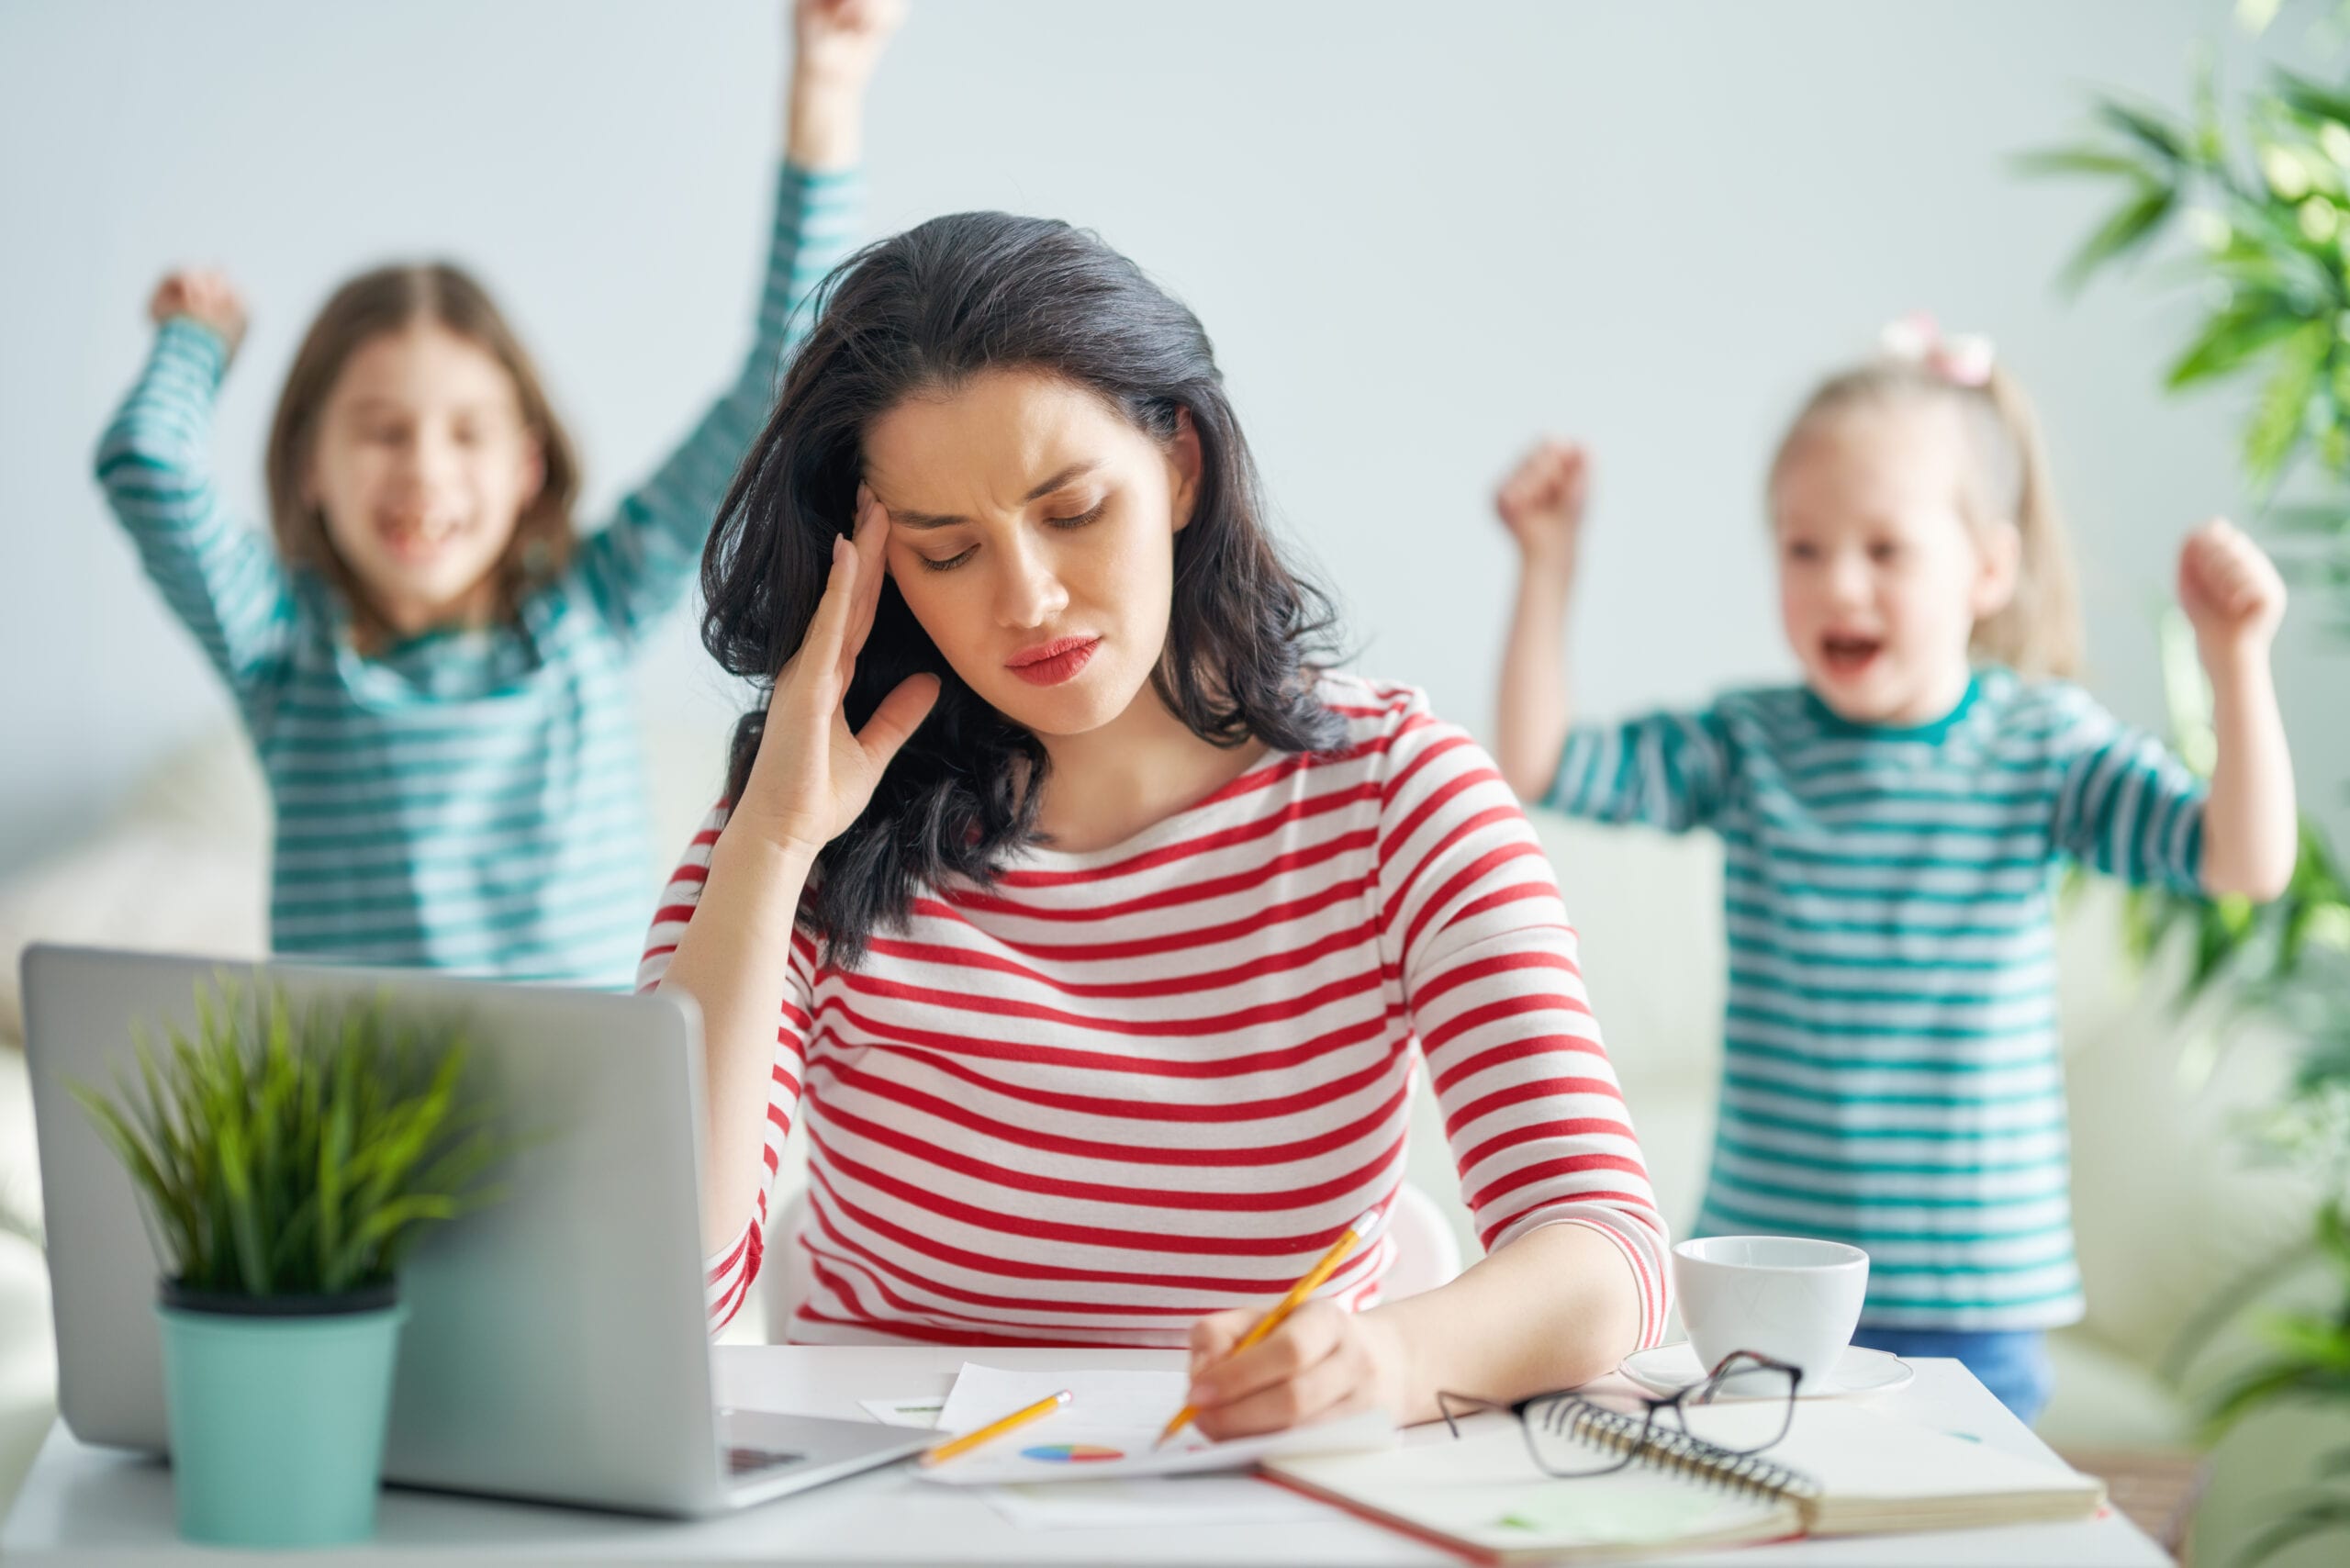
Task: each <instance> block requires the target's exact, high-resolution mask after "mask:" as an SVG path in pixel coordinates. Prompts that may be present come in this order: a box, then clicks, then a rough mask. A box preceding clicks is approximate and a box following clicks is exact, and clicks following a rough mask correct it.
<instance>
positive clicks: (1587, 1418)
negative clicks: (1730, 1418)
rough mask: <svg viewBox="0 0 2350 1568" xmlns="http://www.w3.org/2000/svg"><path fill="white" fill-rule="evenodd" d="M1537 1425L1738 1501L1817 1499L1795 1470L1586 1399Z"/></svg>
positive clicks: (1815, 1489)
mask: <svg viewBox="0 0 2350 1568" xmlns="http://www.w3.org/2000/svg"><path fill="white" fill-rule="evenodd" d="M1543 1425H1544V1426H1545V1427H1547V1428H1550V1429H1551V1430H1552V1431H1554V1432H1556V1433H1558V1434H1559V1435H1560V1436H1562V1437H1566V1438H1571V1439H1574V1440H1575V1441H1577V1442H1583V1443H1588V1444H1590V1445H1591V1446H1593V1447H1594V1448H1604V1449H1609V1450H1613V1451H1615V1452H1617V1453H1624V1454H1629V1455H1630V1456H1631V1457H1632V1460H1633V1462H1636V1463H1641V1464H1649V1465H1653V1466H1654V1467H1656V1468H1657V1469H1659V1470H1666V1471H1670V1472H1672V1473H1674V1474H1676V1475H1681V1476H1684V1477H1686V1478H1687V1479H1689V1480H1692V1481H1695V1482H1697V1483H1699V1484H1702V1485H1711V1486H1718V1487H1720V1488H1721V1489H1722V1490H1724V1491H1726V1492H1730V1493H1734V1494H1737V1495H1740V1496H1748V1497H1760V1498H1762V1499H1764V1500H1765V1501H1770V1502H1777V1501H1780V1500H1782V1499H1795V1500H1798V1501H1801V1500H1808V1499H1811V1498H1816V1497H1818V1495H1819V1486H1818V1483H1817V1482H1815V1481H1813V1480H1812V1479H1811V1477H1809V1476H1808V1475H1806V1474H1805V1473H1803V1472H1801V1471H1799V1470H1791V1469H1789V1468H1788V1467H1787V1466H1785V1465H1784V1464H1778V1463H1775V1462H1773V1461H1770V1460H1767V1459H1764V1458H1763V1457H1762V1455H1761V1454H1752V1453H1732V1452H1731V1451H1730V1450H1728V1449H1726V1448H1723V1447H1721V1446H1720V1445H1718V1444H1717V1443H1709V1442H1707V1440H1706V1439H1703V1438H1699V1437H1695V1436H1692V1435H1691V1434H1690V1433H1688V1432H1686V1431H1683V1430H1679V1429H1677V1428H1665V1427H1661V1426H1658V1425H1656V1424H1655V1423H1654V1422H1652V1421H1644V1420H1640V1419H1638V1418H1636V1417H1630V1416H1627V1415H1625V1414H1623V1413H1622V1412H1621V1411H1617V1410H1610V1409H1608V1408H1606V1406H1600V1405H1594V1404H1591V1403H1590V1402H1588V1401H1586V1400H1581V1399H1570V1400H1567V1401H1564V1402H1563V1403H1562V1405H1561V1407H1560V1408H1558V1409H1556V1410H1554V1411H1553V1412H1551V1413H1550V1415H1548V1416H1547V1417H1544V1420H1543Z"/></svg>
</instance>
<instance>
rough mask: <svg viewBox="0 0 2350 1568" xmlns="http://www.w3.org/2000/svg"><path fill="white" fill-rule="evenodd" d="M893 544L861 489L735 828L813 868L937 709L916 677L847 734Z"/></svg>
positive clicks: (932, 686) (770, 703)
mask: <svg viewBox="0 0 2350 1568" xmlns="http://www.w3.org/2000/svg"><path fill="white" fill-rule="evenodd" d="M888 535H889V517H888V514H887V513H886V512H884V511H883V510H882V509H881V505H880V503H879V502H878V501H876V500H875V499H874V498H873V497H872V495H871V494H870V493H869V492H867V490H866V489H865V488H864V487H862V486H860V487H858V488H857V492H856V533H855V534H854V536H853V537H851V538H849V539H839V540H835V541H834V543H833V568H832V572H831V575H830V576H828V577H826V578H825V579H824V597H823V599H822V600H821V601H819V602H818V604H817V606H816V615H815V619H814V620H813V621H811V622H809V626H808V634H807V636H806V637H805V638H804V639H803V640H802V641H801V642H800V651H799V652H798V653H796V654H794V655H792V656H791V660H790V662H789V664H786V665H785V666H783V673H782V674H780V675H778V676H777V677H776V680H775V691H774V694H773V695H772V696H771V697H770V698H769V699H768V700H767V730H766V732H765V734H762V735H761V736H760V737H759V755H758V756H757V757H756V758H755V760H754V761H753V762H752V764H751V776H750V778H749V779H748V780H746V781H745V782H744V786H743V798H742V800H740V801H736V802H735V808H734V813H733V819H732V823H730V825H733V824H744V825H748V826H749V827H750V828H751V829H752V830H753V831H754V832H755V833H757V834H761V835H762V836H764V837H765V838H766V839H767V841H768V842H770V843H772V844H774V845H775V846H777V847H778V848H781V849H786V850H791V851H796V852H798V853H800V854H802V855H805V856H806V857H809V858H810V859H811V860H812V859H813V858H814V857H815V854H816V852H817V851H818V850H820V849H822V848H823V846H825V845H827V844H829V843H831V842H832V841H833V839H834V837H835V836H837V835H838V834H840V832H841V830H843V829H844V828H845V827H847V826H848V824H849V823H853V822H855V821H856V816H857V813H858V812H862V811H863V810H865V804H866V802H867V801H869V800H871V799H872V798H873V787H874V786H875V785H876V784H878V783H879V782H880V779H881V770H882V769H883V768H885V767H889V766H890V758H891V757H893V756H896V755H897V754H898V748H899V747H900V746H901V745H905V744H906V739H907V737H908V736H910V735H912V734H913V733H914V730H915V728H916V726H918V725H920V724H921V722H923V718H924V717H925V716H927V715H928V713H929V712H930V709H931V704H932V703H934V702H935V701H937V700H938V678H937V677H936V676H934V675H914V676H908V677H907V678H905V679H904V680H903V681H901V682H900V683H899V686H898V688H897V689H896V690H894V691H892V692H890V695H889V696H887V697H885V698H883V699H882V700H881V705H880V706H879V707H878V708H877V709H875V710H874V711H873V716H872V717H871V718H869V719H867V721H866V722H865V728H864V729H863V730H862V731H859V732H855V733H852V732H851V731H850V729H849V727H848V716H847V714H846V713H845V711H844V710H843V706H842V704H843V702H844V701H845V699H846V698H847V695H848V684H849V677H850V676H851V675H852V674H854V673H855V672H856V655H857V654H858V653H859V652H860V651H862V650H863V648H864V647H865V639H866V636H867V633H870V632H871V631H872V630H873V611H874V609H875V607H876V606H878V604H879V603H880V602H881V584H882V581H883V579H884V578H885V577H887V575H888V574H887V571H886V569H885V568H884V566H883V565H882V560H883V557H882V546H883V544H884V543H886V542H887V539H888Z"/></svg>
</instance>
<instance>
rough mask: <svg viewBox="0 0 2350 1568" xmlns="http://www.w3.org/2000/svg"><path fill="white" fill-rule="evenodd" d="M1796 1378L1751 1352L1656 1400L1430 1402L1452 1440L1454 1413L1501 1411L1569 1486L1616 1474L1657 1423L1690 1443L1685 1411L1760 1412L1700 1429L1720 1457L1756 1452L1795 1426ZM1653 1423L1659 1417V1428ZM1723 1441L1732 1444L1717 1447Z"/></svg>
mask: <svg viewBox="0 0 2350 1568" xmlns="http://www.w3.org/2000/svg"><path fill="white" fill-rule="evenodd" d="M1802 1380H1803V1371H1802V1369H1801V1368H1799V1367H1792V1366H1789V1365H1788V1364H1787V1363H1786V1362H1785V1361H1774V1360H1772V1359H1771V1358H1770V1357H1768V1356H1765V1355H1762V1354H1760V1353H1758V1352H1756V1351H1753V1350H1733V1351H1731V1352H1730V1353H1729V1355H1727V1356H1724V1357H1723V1358H1722V1359H1721V1360H1720V1361H1718V1362H1716V1363H1715V1365H1714V1368H1713V1370H1712V1371H1711V1372H1707V1374H1706V1376H1705V1377H1704V1378H1703V1379H1701V1380H1700V1381H1698V1382H1696V1383H1691V1384H1690V1385H1689V1386H1688V1387H1686V1388H1684V1389H1682V1390H1680V1391H1679V1392H1677V1393H1674V1394H1665V1395H1663V1396H1662V1397H1659V1398H1651V1397H1650V1396H1648V1395H1645V1394H1591V1393H1583V1392H1575V1391H1563V1390H1562V1391H1560V1392H1557V1393H1552V1394H1534V1395H1532V1396H1531V1397H1528V1398H1526V1399H1520V1400H1516V1401H1515V1402H1513V1403H1510V1404H1503V1403H1502V1402H1500V1401H1498V1400H1492V1399H1480V1398H1478V1397H1476V1396H1475V1395H1474V1394H1448V1393H1442V1392H1439V1393H1438V1394H1437V1396H1436V1397H1437V1407H1438V1409H1439V1410H1440V1411H1442V1412H1443V1415H1444V1424H1445V1427H1446V1428H1447V1429H1448V1430H1449V1431H1450V1432H1451V1433H1452V1435H1453V1436H1454V1437H1456V1438H1458V1437H1459V1436H1460V1424H1459V1423H1458V1422H1457V1421H1456V1420H1455V1419H1454V1417H1455V1415H1456V1413H1458V1414H1460V1415H1463V1416H1465V1415H1471V1414H1473V1413H1475V1412H1476V1411H1478V1410H1505V1411H1507V1412H1508V1413H1509V1414H1510V1415H1511V1416H1512V1417H1515V1418H1516V1421H1517V1423H1518V1426H1519V1428H1520V1429H1521V1430H1522V1431H1523V1432H1524V1433H1525V1434H1526V1451H1527V1454H1529V1455H1530V1456H1531V1457H1532V1458H1533V1460H1534V1462H1535V1464H1536V1466H1537V1467H1538V1468H1539V1469H1540V1470H1541V1471H1542V1473H1544V1474H1546V1475H1552V1476H1556V1477H1558V1478H1559V1479H1560V1480H1561V1481H1572V1480H1576V1479H1579V1478H1581V1477H1583V1476H1588V1475H1610V1474H1613V1473H1615V1472H1617V1471H1619V1470H1622V1469H1623V1468H1624V1467H1625V1466H1627V1465H1628V1464H1630V1463H1631V1462H1632V1460H1633V1457H1634V1456H1635V1455H1637V1454H1639V1453H1640V1452H1641V1451H1642V1450H1644V1449H1645V1448H1647V1447H1648V1446H1649V1444H1650V1438H1651V1429H1652V1428H1657V1427H1659V1426H1660V1425H1662V1426H1663V1427H1664V1429H1665V1430H1666V1432H1667V1433H1669V1434H1673V1435H1675V1436H1678V1437H1681V1438H1695V1437H1696V1436H1697V1434H1695V1433H1693V1432H1691V1431H1690V1429H1689V1421H1688V1417H1687V1416H1686V1415H1685V1414H1684V1411H1685V1410H1686V1408H1687V1407H1688V1406H1692V1405H1712V1404H1715V1403H1717V1402H1719V1401H1726V1400H1734V1401H1737V1402H1738V1403H1740V1404H1741V1405H1746V1406H1753V1407H1756V1408H1759V1409H1762V1410H1763V1411H1765V1412H1767V1413H1768V1414H1767V1417H1757V1418H1755V1419H1754V1420H1752V1421H1751V1422H1742V1423H1740V1430H1739V1431H1738V1432H1736V1433H1735V1435H1734V1436H1733V1435H1732V1434H1729V1433H1727V1432H1726V1433H1723V1434H1719V1435H1718V1434H1716V1433H1715V1432H1712V1431H1707V1433H1706V1434H1705V1436H1704V1438H1703V1439H1702V1440H1703V1441H1705V1442H1706V1443H1707V1445H1709V1446H1710V1447H1711V1448H1713V1449H1714V1450H1717V1451H1718V1452H1722V1453H1729V1454H1737V1455H1745V1454H1755V1453H1761V1452H1762V1450H1764V1449H1767V1448H1769V1447H1771V1446H1772V1445H1773V1444H1774V1443H1776V1442H1777V1441H1779V1439H1782V1438H1784V1437H1785V1436H1786V1435H1787V1428H1789V1427H1791V1426H1793V1425H1794V1424H1795V1417H1796V1384H1797V1383H1800V1382H1801V1381H1802ZM1660 1417H1666V1419H1665V1420H1664V1421H1662V1422H1660ZM1724 1437H1732V1440H1729V1441H1724V1440H1722V1439H1723V1438H1724Z"/></svg>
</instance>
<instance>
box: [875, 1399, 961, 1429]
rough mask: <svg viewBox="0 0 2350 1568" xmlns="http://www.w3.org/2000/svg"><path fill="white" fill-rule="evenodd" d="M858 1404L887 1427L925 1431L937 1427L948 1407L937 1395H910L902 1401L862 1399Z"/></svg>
mask: <svg viewBox="0 0 2350 1568" xmlns="http://www.w3.org/2000/svg"><path fill="white" fill-rule="evenodd" d="M857 1404H859V1405H860V1406H864V1408H865V1413H866V1414H867V1415H868V1416H870V1417H873V1418H874V1419H875V1420H877V1421H878V1422H880V1423H881V1424H882V1425H883V1426H885V1427H920V1428H924V1429H928V1428H933V1427H935V1426H937V1425H938V1417H939V1413H940V1412H941V1411H943V1410H944V1409H945V1408H946V1401H945V1400H943V1399H941V1398H940V1397H939V1396H938V1395H937V1394H908V1395H906V1396H905V1397H904V1398H902V1399H860V1400H858V1401H857Z"/></svg>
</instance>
